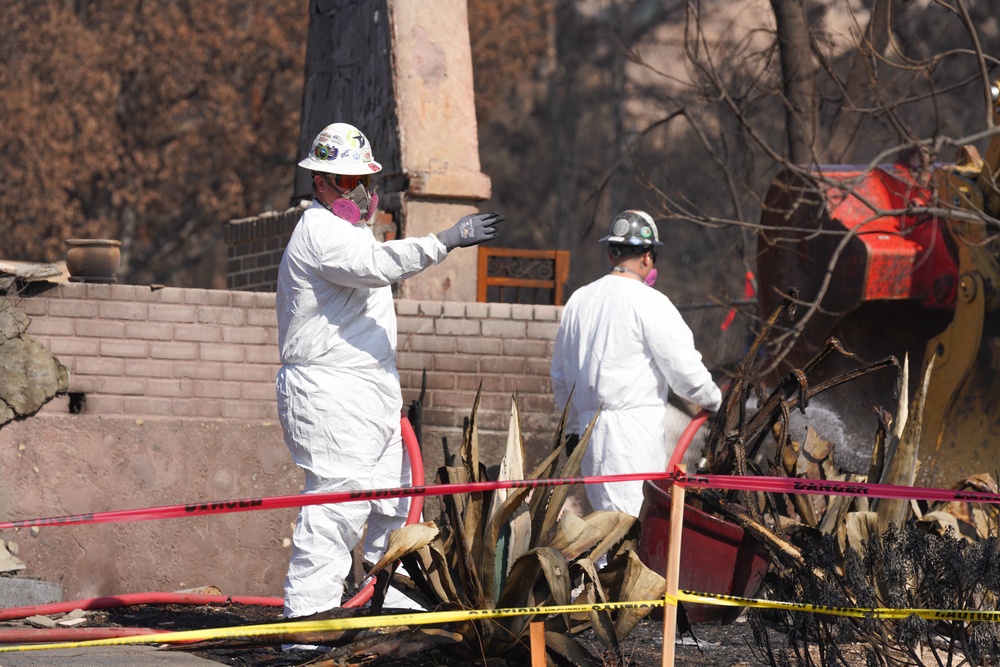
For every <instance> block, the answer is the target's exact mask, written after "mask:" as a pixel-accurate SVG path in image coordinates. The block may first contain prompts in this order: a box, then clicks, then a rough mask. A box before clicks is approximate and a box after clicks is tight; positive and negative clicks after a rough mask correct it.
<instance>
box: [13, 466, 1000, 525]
mask: <svg viewBox="0 0 1000 667" xmlns="http://www.w3.org/2000/svg"><path fill="white" fill-rule="evenodd" d="M644 480H650V481H655V480H670V481H673V482H674V483H677V484H685V485H687V486H692V487H700V488H706V489H730V490H739V491H763V492H771V493H799V494H823V495H835V496H867V497H871V498H903V499H906V500H911V499H915V500H935V501H959V502H975V503H989V504H1000V494H996V493H984V492H981V491H956V490H949V489H933V488H927V487H916V486H897V485H893V484H869V483H866V482H838V481H823V480H814V479H798V478H795V479H793V478H788V477H752V476H747V477H741V476H734V475H685V474H683V473H681V472H659V473H656V472H645V473H628V474H620V475H601V476H590V477H564V478H555V479H522V480H501V481H495V482H466V483H463V484H437V485H434V486H413V487H397V488H391V489H371V490H358V491H337V492H332V493H310V494H298V495H294V496H274V497H271V498H252V499H246V500H220V501H214V502H206V503H191V504H188V505H167V506H163V507H147V508H142V509H131V510H115V511H110V512H94V513H92V514H72V515H68V516H60V517H51V518H45V519H24V520H20V521H5V522H2V523H0V530H2V529H9V528H27V527H31V526H72V525H82V524H94V523H122V522H127V521H149V520H153V519H177V518H181V517H187V516H202V515H205V514H225V513H229V512H249V511H253V510H268V509H281V508H285V507H302V506H304V505H327V504H333V503H345V502H356V501H363V500H377V499H379V498H402V497H415V496H416V497H427V496H444V495H451V494H455V493H479V492H483V491H494V490H496V489H534V488H541V487H548V486H566V485H571V484H605V483H613V482H635V481H644Z"/></svg>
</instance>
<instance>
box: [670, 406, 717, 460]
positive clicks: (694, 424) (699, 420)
mask: <svg viewBox="0 0 1000 667" xmlns="http://www.w3.org/2000/svg"><path fill="white" fill-rule="evenodd" d="M711 414H712V413H710V412H709V411H708V410H701V411H700V412H699V413H698V414H696V415H695V416H694V418H693V419H692V420H691V422H690V423H689V424H688V425H687V428H686V429H684V432H683V433H681V437H680V438H678V439H677V446H676V447H674V453H673V455H671V457H670V463H668V464H667V471H668V472H669V471H671V470H674V469H675V468H676V467H677V465H678V464H679V463H680V462H681V460H682V459H683V458H684V453H685V452H687V448H688V447H689V446H690V445H691V441H692V440H694V434H695V433H697V432H698V429H700V428H701V425H702V424H704V423H705V422H706V421H708V418H709V416H710V415H711Z"/></svg>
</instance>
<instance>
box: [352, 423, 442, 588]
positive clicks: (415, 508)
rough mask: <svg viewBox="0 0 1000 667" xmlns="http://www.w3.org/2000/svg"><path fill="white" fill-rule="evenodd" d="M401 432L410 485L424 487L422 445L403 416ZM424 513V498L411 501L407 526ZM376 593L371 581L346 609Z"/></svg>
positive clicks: (373, 582) (415, 521)
mask: <svg viewBox="0 0 1000 667" xmlns="http://www.w3.org/2000/svg"><path fill="white" fill-rule="evenodd" d="M399 427H400V431H402V434H403V445H405V446H406V455H407V456H408V457H409V459H410V484H411V485H412V486H418V485H419V486H423V483H424V457H423V455H422V454H421V453H420V443H419V442H417V434H416V433H414V432H413V426H412V425H411V424H410V420H409V419H407V418H406V415H403V416H402V417H401V418H400V420H399ZM423 511H424V499H423V497H422V496H418V497H416V498H412V499H411V500H410V512H409V513H408V514H407V515H406V525H410V524H411V523H419V521H420V514H421V512H423ZM374 593H375V580H374V579H372V580H370V581H369V582H368V583H367V584H365V586H364V587H363V588H362V589H361V590H360V591H358V594H357V595H355V596H354V597H352V598H351V599H350V600H348V601H347V602H345V603H344V604H343V606H344V607H351V608H354V607H363V606H364V605H365V604H366V603H367V602H368V601H369V600H371V599H372V595H374Z"/></svg>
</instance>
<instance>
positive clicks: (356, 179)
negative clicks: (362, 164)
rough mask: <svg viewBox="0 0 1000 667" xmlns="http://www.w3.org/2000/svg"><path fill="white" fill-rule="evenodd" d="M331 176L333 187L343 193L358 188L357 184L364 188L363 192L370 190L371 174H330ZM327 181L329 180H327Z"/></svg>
mask: <svg viewBox="0 0 1000 667" xmlns="http://www.w3.org/2000/svg"><path fill="white" fill-rule="evenodd" d="M330 175H331V176H333V181H332V182H333V185H335V186H336V187H337V188H338V189H339V190H343V191H344V192H350V191H351V190H353V189H354V188H356V187H358V183H360V184H361V185H363V186H365V190H370V189H371V185H372V176H371V174H360V175H354V174H330ZM327 180H329V179H327Z"/></svg>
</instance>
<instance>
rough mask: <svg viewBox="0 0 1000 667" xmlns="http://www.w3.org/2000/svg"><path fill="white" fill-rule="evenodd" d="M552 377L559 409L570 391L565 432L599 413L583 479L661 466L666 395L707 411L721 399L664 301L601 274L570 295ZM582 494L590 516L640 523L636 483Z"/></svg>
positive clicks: (597, 487)
mask: <svg viewBox="0 0 1000 667" xmlns="http://www.w3.org/2000/svg"><path fill="white" fill-rule="evenodd" d="M551 376H552V390H553V394H554V396H555V400H556V405H557V407H559V408H560V409H561V408H562V407H563V406H565V405H566V400H567V398H568V397H569V393H570V389H573V399H572V404H571V406H570V415H569V418H568V419H569V420H568V422H567V427H566V428H567V430H568V431H575V432H576V433H580V434H582V433H583V432H584V430H585V429H586V427H587V424H589V423H590V420H591V419H592V418H593V417H594V415H595V414H596V413H597V410H598V408H600V410H601V416H600V418H599V419H598V421H597V424H596V425H595V427H594V431H593V433H592V434H591V438H590V444H589V446H588V448H587V452H586V453H585V454H584V458H583V464H582V466H581V468H582V473H583V474H584V475H588V476H589V475H613V474H620V473H637V472H663V471H664V470H665V469H666V466H667V460H668V458H669V453H670V452H669V451H668V448H667V447H666V446H665V444H664V428H663V421H664V416H665V414H666V402H667V397H668V396H669V393H670V391H674V392H676V393H677V394H678V395H679V396H681V397H683V398H685V399H687V400H689V401H691V402H693V403H697V404H698V405H701V406H702V407H704V408H707V409H709V410H713V411H714V410H717V409H718V408H719V405H720V404H721V402H722V393H721V391H720V390H719V388H718V387H717V386H716V385H715V382H713V381H712V376H711V374H710V373H709V372H708V369H707V368H705V365H704V364H703V363H702V360H701V354H700V353H699V352H698V350H696V349H695V346H694V336H693V335H692V333H691V329H689V328H688V326H687V324H685V323H684V320H683V319H682V318H681V315H680V313H679V312H678V311H677V308H676V307H674V304H673V303H671V301H670V299H668V298H667V297H666V296H665V295H663V294H662V293H660V292H658V291H657V290H655V289H653V288H651V287H649V286H647V285H645V284H643V283H642V282H640V281H638V280H632V279H630V278H627V277H623V276H619V275H607V276H604V277H603V278H600V279H598V280H596V281H594V282H592V283H590V284H589V285H586V286H584V287H582V288H580V289H578V290H577V291H576V292H574V293H573V295H572V296H571V297H570V299H569V301H568V302H567V303H566V306H565V308H564V309H563V314H562V322H561V324H560V327H559V332H558V334H557V336H556V342H555V351H554V353H553V356H552V368H551ZM574 386H575V388H574ZM586 489H587V498H588V500H590V504H591V505H592V506H593V508H594V509H595V510H617V511H619V512H626V513H628V514H631V515H633V516H638V515H639V510H640V509H641V508H642V482H618V483H614V484H588V485H587V487H586Z"/></svg>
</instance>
